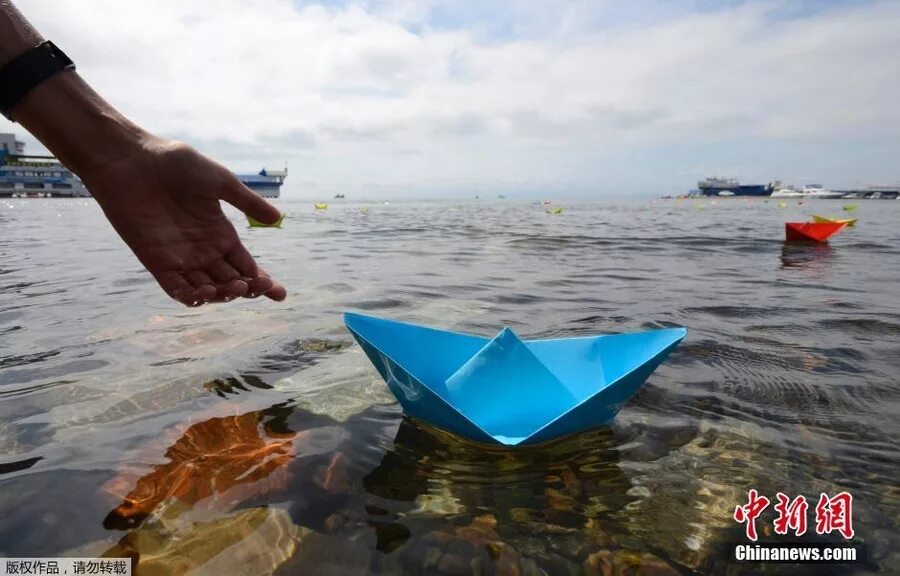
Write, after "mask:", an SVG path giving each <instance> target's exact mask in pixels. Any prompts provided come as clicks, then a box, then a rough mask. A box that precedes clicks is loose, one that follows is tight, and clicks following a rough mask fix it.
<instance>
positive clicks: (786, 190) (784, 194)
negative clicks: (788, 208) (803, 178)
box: [772, 186, 803, 198]
mask: <svg viewBox="0 0 900 576" xmlns="http://www.w3.org/2000/svg"><path fill="white" fill-rule="evenodd" d="M802 197H803V193H802V192H800V191H799V190H797V189H796V188H794V187H793V186H781V187H779V188H778V189H777V190H775V191H774V192H772V198H802Z"/></svg>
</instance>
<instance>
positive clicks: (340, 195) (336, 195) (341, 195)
mask: <svg viewBox="0 0 900 576" xmlns="http://www.w3.org/2000/svg"><path fill="white" fill-rule="evenodd" d="M334 197H335V198H337V199H339V200H340V199H342V198H345V196H344V195H343V194H335V195H334Z"/></svg>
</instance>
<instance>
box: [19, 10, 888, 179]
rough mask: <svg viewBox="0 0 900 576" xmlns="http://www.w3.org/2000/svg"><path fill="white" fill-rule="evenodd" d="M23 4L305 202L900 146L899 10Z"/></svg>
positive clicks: (94, 63)
mask: <svg viewBox="0 0 900 576" xmlns="http://www.w3.org/2000/svg"><path fill="white" fill-rule="evenodd" d="M542 4H543V5H544V6H546V3H542ZM18 5H19V7H20V9H21V10H22V11H23V12H24V13H25V14H26V16H28V17H29V18H30V19H31V20H32V21H33V23H34V24H35V25H36V26H38V28H39V29H40V30H41V31H42V32H43V33H44V35H45V36H47V37H49V38H52V39H54V41H56V42H57V44H59V45H60V46H61V47H62V48H63V49H64V50H66V51H67V52H68V53H69V54H70V55H71V56H72V57H73V58H74V59H75V60H76V62H77V63H78V66H79V70H80V71H81V72H82V74H83V75H84V76H85V77H86V78H87V79H88V80H89V81H90V82H92V83H93V84H94V85H95V87H97V88H98V90H99V91H100V92H101V93H102V94H103V95H105V96H106V97H107V98H108V99H109V100H111V101H112V102H113V103H114V104H115V105H117V106H118V107H119V108H120V109H122V110H123V111H124V112H125V113H126V114H128V115H129V116H131V117H132V118H134V119H135V120H136V121H138V122H139V123H142V124H143V125H145V126H146V127H148V128H149V129H151V130H153V131H156V132H158V133H162V134H167V135H171V136H177V137H178V138H181V139H183V140H187V141H190V142H192V143H194V144H195V145H197V146H198V147H200V148H201V149H203V150H204V151H207V152H209V153H211V154H213V155H214V156H217V157H219V158H221V159H223V160H224V161H226V162H227V163H229V165H231V166H233V167H235V168H240V169H252V168H255V167H256V166H257V165H259V164H263V163H266V164H269V165H278V164H280V163H281V162H282V161H284V160H288V161H289V162H290V164H291V167H292V174H298V176H297V180H294V179H293V178H289V181H288V182H289V183H292V182H295V181H300V180H301V179H302V181H303V182H304V185H305V186H304V188H306V187H309V186H315V187H317V188H319V189H321V190H335V189H340V190H344V189H346V190H350V191H352V192H361V191H364V190H371V189H373V188H375V189H378V190H389V189H391V188H399V187H405V188H409V189H417V190H422V191H428V190H441V191H445V190H450V189H454V188H461V189H466V190H467V191H468V190H470V189H473V188H478V187H486V188H514V187H520V186H521V187H528V188H540V187H548V186H551V187H558V188H561V189H565V188H566V187H567V186H575V187H581V188H596V189H598V190H603V189H607V188H611V187H615V186H618V185H620V184H621V183H623V182H628V181H632V180H633V181H635V182H638V183H639V184H640V185H645V186H644V187H646V188H648V189H649V188H652V186H653V183H654V182H660V181H665V180H666V179H667V177H669V178H670V177H671V175H669V174H667V173H666V171H665V170H666V169H667V168H666V167H664V166H654V165H653V164H652V163H651V164H649V165H648V164H646V163H642V161H641V160H640V158H642V154H646V151H647V150H649V149H653V148H658V147H661V146H673V145H683V146H701V147H702V146H704V145H708V144H713V143H716V142H722V143H723V145H724V146H727V145H728V143H729V142H734V141H735V140H740V139H745V140H754V141H758V142H759V143H760V144H759V145H760V146H762V145H765V143H766V142H767V141H784V140H785V139H792V140H795V141H797V143H798V144H797V145H798V146H802V145H804V143H805V142H818V143H821V142H822V141H828V142H834V143H836V144H835V145H839V144H840V142H842V141H846V142H850V141H853V140H859V139H869V140H879V141H887V142H889V143H892V145H894V146H896V144H897V143H898V142H900V107H898V105H897V104H896V103H895V100H896V95H897V94H898V93H900V64H898V59H897V58H896V55H897V54H900V33H898V32H897V28H896V25H895V23H896V22H897V21H900V4H898V3H875V4H869V5H863V6H856V7H851V8H845V9H840V10H837V9H836V10H831V11H827V12H824V13H820V14H818V15H814V16H808V17H804V18H795V19H790V20H779V19H777V18H774V17H773V14H774V10H775V9H777V8H779V5H778V4H774V3H765V4H753V3H751V4H746V5H742V6H738V7H733V8H728V9H721V10H716V11H710V12H704V13H685V14H681V15H679V16H673V17H671V18H668V19H666V20H664V21H661V22H655V23H643V24H633V25H619V26H613V25H609V26H603V25H602V22H601V25H593V24H592V25H591V26H588V25H586V24H585V23H586V22H588V21H591V18H590V14H587V12H589V6H590V3H588V4H585V3H580V4H579V3H573V4H571V5H570V6H569V7H568V8H567V9H561V10H555V9H554V10H553V11H550V10H548V9H547V8H543V9H541V8H540V6H541V3H533V4H531V5H529V6H528V9H525V8H520V9H517V10H516V12H515V15H514V16H515V17H514V18H513V16H510V18H511V20H510V28H511V29H514V30H518V31H522V30H527V31H528V33H527V34H510V35H509V37H503V36H497V37H490V36H489V35H487V34H486V33H485V29H486V28H485V27H484V26H482V25H481V24H480V23H479V22H473V23H471V24H468V25H466V26H464V27H454V26H435V25H434V23H433V22H432V21H431V20H430V19H429V10H428V9H427V8H428V7H429V6H432V7H433V3H430V4H427V5H425V4H422V3H415V2H405V1H404V2H401V1H398V2H391V3H389V4H381V5H378V6H367V5H364V4H351V5H348V6H345V7H331V8H329V7H324V6H317V5H305V6H297V5H295V4H294V3H293V2H290V1H284V0H269V1H262V0H256V1H245V0H223V1H215V2H214V1H212V0H192V1H190V2H184V1H179V2H175V1H171V0H161V1H155V2H121V1H118V0H84V1H80V2H67V1H63V0H57V1H49V0H32V1H24V0H21V1H20V2H18ZM423 6H425V7H426V8H423ZM501 16H502V15H501ZM492 17H496V14H494V15H493V16H492ZM592 22H593V21H592ZM488 29H489V28H488ZM411 30H412V31H411ZM735 154H737V149H735ZM629 158H631V160H630V161H629V160H628V159H629ZM643 162H650V161H649V160H644V161H643ZM698 162H699V163H702V159H700V160H698ZM804 162H805V164H804V165H802V166H798V167H797V168H796V170H797V173H817V174H819V175H820V176H831V177H832V178H836V177H837V175H836V174H830V173H828V172H827V170H828V165H829V161H828V159H827V158H823V159H821V160H819V161H818V162H819V163H820V164H821V165H817V163H816V162H817V161H816V160H810V159H805V160H804ZM733 163H738V162H733ZM861 166H862V164H861ZM866 166H867V169H871V166H869V165H866ZM778 168H780V167H779V166H758V168H757V169H758V171H759V174H760V177H762V175H763V174H765V173H767V171H771V170H774V169H778ZM845 168H846V166H845ZM891 170H896V168H894V167H893V166H886V167H884V169H883V170H882V171H881V172H880V173H879V175H880V176H882V175H887V176H891V175H892V174H891V172H890V171H891ZM769 173H771V172H769ZM299 174H302V176H299ZM782 174H783V172H782ZM739 176H740V175H739ZM865 176H866V175H865V174H852V175H847V178H848V179H849V180H852V181H855V180H857V179H859V178H863V177H865ZM892 176H893V177H894V178H897V177H900V174H897V173H896V172H894V173H893V175H892ZM686 184H690V183H686ZM640 185H639V186H638V187H640ZM288 188H289V189H290V188H291V186H288ZM296 191H297V192H299V190H296ZM667 191H670V190H667Z"/></svg>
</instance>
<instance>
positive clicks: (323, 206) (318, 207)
mask: <svg viewBox="0 0 900 576" xmlns="http://www.w3.org/2000/svg"><path fill="white" fill-rule="evenodd" d="M326 208H328V204H326V203H324V202H316V210H325V209H326Z"/></svg>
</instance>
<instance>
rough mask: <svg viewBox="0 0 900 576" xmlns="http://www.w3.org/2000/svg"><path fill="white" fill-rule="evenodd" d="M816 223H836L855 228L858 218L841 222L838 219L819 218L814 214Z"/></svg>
mask: <svg viewBox="0 0 900 576" xmlns="http://www.w3.org/2000/svg"><path fill="white" fill-rule="evenodd" d="M813 221H814V222H836V223H838V224H846V225H847V226H855V225H856V218H844V219H843V220H839V219H837V218H826V217H825V216H819V215H818V214H813Z"/></svg>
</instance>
